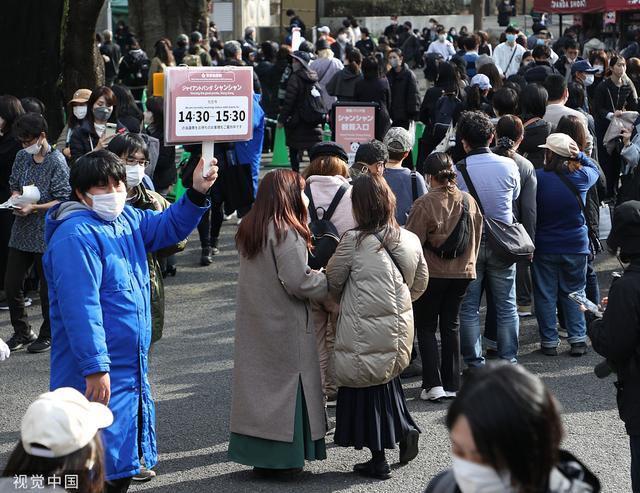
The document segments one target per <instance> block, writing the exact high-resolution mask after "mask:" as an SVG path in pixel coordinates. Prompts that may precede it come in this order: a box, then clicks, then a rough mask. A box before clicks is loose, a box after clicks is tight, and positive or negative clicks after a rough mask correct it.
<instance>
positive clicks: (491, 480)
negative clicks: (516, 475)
mask: <svg viewBox="0 0 640 493" xmlns="http://www.w3.org/2000/svg"><path fill="white" fill-rule="evenodd" d="M451 459H452V461H453V475H454V477H455V478H456V483H457V484H458V487H459V488H460V491H462V493H498V492H499V493H514V492H515V490H514V488H513V486H511V478H510V474H508V473H507V474H503V475H502V476H501V475H500V474H498V473H497V472H496V470H495V469H494V468H493V467H490V466H485V465H483V464H476V463H475V462H470V461H468V460H464V459H461V458H460V457H458V456H456V455H453V454H452V456H451Z"/></svg>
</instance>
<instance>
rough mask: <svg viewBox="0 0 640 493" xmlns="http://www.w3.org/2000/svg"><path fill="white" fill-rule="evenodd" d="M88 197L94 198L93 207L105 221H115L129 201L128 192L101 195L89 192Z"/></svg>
mask: <svg viewBox="0 0 640 493" xmlns="http://www.w3.org/2000/svg"><path fill="white" fill-rule="evenodd" d="M86 195H87V197H89V198H90V199H91V200H93V206H92V207H91V209H92V210H93V212H95V213H96V214H97V215H98V217H99V218H100V219H102V220H103V221H108V222H111V221H115V220H116V219H117V218H118V216H119V215H120V214H122V211H123V210H124V205H125V204H126V203H127V192H112V193H103V194H100V195H91V194H90V193H89V192H87V194H86Z"/></svg>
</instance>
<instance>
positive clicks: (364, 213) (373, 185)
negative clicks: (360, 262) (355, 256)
mask: <svg viewBox="0 0 640 493" xmlns="http://www.w3.org/2000/svg"><path fill="white" fill-rule="evenodd" d="M351 204H352V206H353V217H354V218H355V220H356V223H357V224H358V227H357V228H356V230H357V231H359V234H358V239H357V241H356V244H360V243H361V242H362V240H363V239H364V237H365V236H367V235H370V234H374V233H377V232H379V231H381V230H383V229H384V230H385V231H384V235H383V238H382V244H383V245H384V246H385V247H388V248H391V247H393V246H394V245H395V244H396V243H398V241H400V226H398V223H397V222H396V196H395V195H394V193H393V191H392V190H391V188H389V185H387V181H386V180H385V179H384V178H383V177H382V176H379V175H372V174H370V173H365V174H363V175H361V176H359V177H358V178H357V179H356V180H355V181H354V182H353V191H352V192H351ZM380 248H382V245H381V246H380Z"/></svg>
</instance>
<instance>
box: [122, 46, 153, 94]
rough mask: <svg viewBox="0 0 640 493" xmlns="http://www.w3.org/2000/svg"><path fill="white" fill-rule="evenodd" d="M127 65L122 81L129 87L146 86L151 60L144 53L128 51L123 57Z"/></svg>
mask: <svg viewBox="0 0 640 493" xmlns="http://www.w3.org/2000/svg"><path fill="white" fill-rule="evenodd" d="M123 63H124V64H125V65H126V66H127V69H128V71H127V74H126V76H125V77H124V80H123V82H124V83H125V85H127V86H129V87H135V86H146V85H147V82H148V81H149V67H150V66H151V61H150V60H149V59H148V58H147V56H146V55H145V54H144V53H129V54H127V55H126V56H125V58H124V59H123Z"/></svg>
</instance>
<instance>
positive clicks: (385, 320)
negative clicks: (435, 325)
mask: <svg viewBox="0 0 640 493" xmlns="http://www.w3.org/2000/svg"><path fill="white" fill-rule="evenodd" d="M357 237H358V232H357V231H354V230H352V231H347V232H346V233H345V234H344V236H343V237H342V239H341V240H340V244H339V245H338V248H337V249H336V253H335V254H334V256H333V257H332V258H331V260H330V261H329V264H328V265H327V279H328V280H329V289H330V290H331V292H332V293H335V294H336V295H337V296H339V297H340V300H341V301H340V317H339V318H338V325H337V329H336V342H335V349H334V365H335V377H336V383H337V385H338V386H341V387H370V386H373V385H381V384H384V383H387V382H389V381H391V380H392V379H394V378H395V377H397V376H398V375H399V374H400V373H401V372H402V370H404V369H405V368H406V367H407V366H409V361H410V359H411V348H412V346H413V334H414V328H413V310H412V307H411V302H412V301H414V300H416V299H417V298H419V297H420V295H422V293H423V292H424V291H425V290H426V289H427V282H428V280H429V271H428V269H427V263H426V261H425V259H424V255H423V254H422V247H421V245H420V240H418V238H417V236H416V235H414V234H413V233H411V232H409V231H406V230H400V242H399V243H398V244H397V245H395V246H394V247H393V248H391V249H390V250H391V252H392V254H393V256H394V258H395V259H396V262H397V263H398V264H399V265H400V268H401V269H402V274H403V275H404V278H405V280H406V283H405V282H404V281H403V279H402V275H401V274H400V272H399V271H398V269H397V268H396V267H395V265H394V263H393V261H392V260H391V258H390V257H389V254H388V253H387V251H386V250H385V249H384V248H380V247H381V245H380V241H378V239H377V238H376V237H375V236H373V235H367V236H366V237H364V238H363V240H362V241H361V242H360V244H359V245H357V241H356V240H357Z"/></svg>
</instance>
